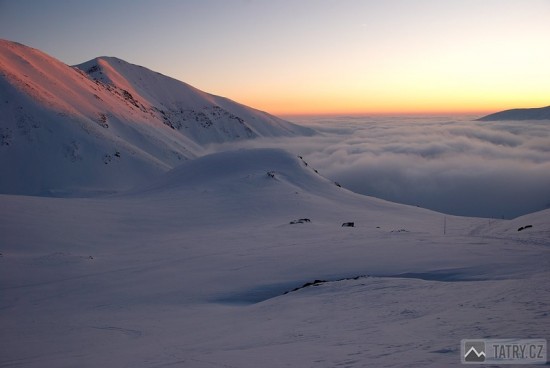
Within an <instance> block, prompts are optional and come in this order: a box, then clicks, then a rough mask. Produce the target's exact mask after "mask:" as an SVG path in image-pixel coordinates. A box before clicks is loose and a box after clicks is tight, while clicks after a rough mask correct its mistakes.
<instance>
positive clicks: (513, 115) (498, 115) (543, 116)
mask: <svg viewBox="0 0 550 368" xmlns="http://www.w3.org/2000/svg"><path fill="white" fill-rule="evenodd" d="M477 120H478V121H497V120H550V106H545V107H535V108H518V109H509V110H503V111H499V112H495V113H493V114H489V115H486V116H483V117H481V118H479V119H477Z"/></svg>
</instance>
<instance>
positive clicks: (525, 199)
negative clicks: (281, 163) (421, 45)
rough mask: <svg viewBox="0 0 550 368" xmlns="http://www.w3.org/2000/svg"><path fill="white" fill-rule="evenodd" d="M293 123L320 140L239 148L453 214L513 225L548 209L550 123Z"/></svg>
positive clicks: (319, 119)
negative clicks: (263, 151)
mask: <svg viewBox="0 0 550 368" xmlns="http://www.w3.org/2000/svg"><path fill="white" fill-rule="evenodd" d="M292 121H295V122H297V123H300V124H303V125H308V126H311V127H313V128H315V129H316V130H317V131H318V132H319V134H318V135H316V136H314V137H304V138H290V139H277V140H255V141H251V142H243V143H241V146H245V147H266V146H270V147H281V148H285V149H287V150H290V151H291V152H294V153H296V154H300V155H302V156H304V159H306V161H308V163H309V164H311V166H313V167H314V168H316V169H318V170H319V172H320V173H321V174H322V175H324V176H325V177H328V178H330V179H332V180H334V181H337V182H339V183H340V184H341V185H342V186H344V187H346V188H348V189H350V190H352V191H354V192H357V193H361V194H365V195H369V196H374V197H378V198H383V199H387V200H390V201H393V202H399V203H405V204H410V205H416V206H420V207H425V208H430V209H433V210H437V211H441V212H444V213H449V214H455V215H464V216H479V217H494V218H514V217H517V216H520V215H523V214H527V213H530V212H535V211H539V210H542V209H545V208H548V207H550V121H515V122H513V121H507V122H503V121H500V122H480V121H475V120H473V119H472V118H471V117H394V118H390V117H380V118H376V117H357V116H353V117H307V118H305V117H301V118H294V119H292ZM217 149H219V147H218V148H217Z"/></svg>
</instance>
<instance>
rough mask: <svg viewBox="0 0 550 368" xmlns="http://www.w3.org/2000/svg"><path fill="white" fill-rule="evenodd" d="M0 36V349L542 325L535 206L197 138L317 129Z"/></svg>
mask: <svg viewBox="0 0 550 368" xmlns="http://www.w3.org/2000/svg"><path fill="white" fill-rule="evenodd" d="M0 46H1V47H2V51H1V53H0V66H1V67H2V69H1V70H2V71H1V73H2V74H1V76H2V78H1V83H2V85H1V86H0V93H1V96H0V97H1V100H0V102H1V103H2V108H1V111H0V112H1V116H2V121H1V126H0V129H2V136H1V139H2V145H1V146H0V162H1V165H2V167H3V168H4V174H3V175H2V177H1V181H0V182H1V185H0V193H2V194H0V234H2V236H1V240H0V293H1V294H0V295H1V298H0V311H1V312H0V326H1V328H0V339H1V341H2V344H0V366H1V367H74V366H78V367H99V366H103V367H198V368H202V367H204V368H207V367H208V368H211V367H411V366H427V367H442V366H459V365H461V363H460V340H461V339H465V338H546V339H549V338H550V335H549V331H550V329H549V327H550V284H549V283H548V279H549V277H550V222H549V219H550V210H544V211H540V212H536V213H532V214H528V215H525V216H522V217H518V218H516V219H513V220H500V219H488V218H471V217H458V216H451V215H445V214H442V213H438V212H435V211H431V210H428V209H424V208H419V207H416V206H406V205H402V204H396V203H391V202H388V201H384V200H381V199H377V198H372V197H368V196H363V195H359V194H356V193H353V192H351V191H349V190H347V189H345V188H342V187H341V186H340V185H338V184H337V183H334V182H333V181H331V180H329V179H327V178H325V177H323V176H322V175H321V174H319V172H318V171H317V170H316V169H315V168H314V167H312V165H311V164H309V163H308V160H307V157H300V156H297V155H296V154H294V153H290V152H288V151H287V150H284V149H280V148H246V149H235V148H234V147H233V148H232V147H231V143H228V144H227V146H226V147H227V148H228V149H227V150H225V151H221V152H214V153H209V150H208V147H209V145H210V144H214V143H227V142H239V141H242V140H244V139H256V138H260V137H288V136H296V137H308V136H310V135H313V134H315V131H314V130H313V129H310V128H307V127H302V126H299V125H295V124H292V123H290V122H287V121H284V120H282V119H279V118H276V117H274V116H271V115H268V114H266V113H263V112H260V111H258V110H254V109H251V108H248V107H246V106H243V105H240V104H237V103H235V102H233V101H231V100H228V99H225V98H222V97H218V96H213V95H209V94H207V93H204V92H201V91H199V90H196V89H195V88H193V87H191V86H189V85H186V84H184V83H182V82H179V81H176V80H173V79H170V78H168V77H165V76H162V75H160V74H158V73H155V72H152V71H150V70H148V69H145V68H142V67H139V66H135V65H132V64H129V63H127V62H124V61H122V60H119V59H116V58H98V59H94V60H92V61H89V62H87V63H84V64H81V65H78V66H77V67H75V68H73V67H69V66H66V65H64V64H63V63H61V62H59V61H56V60H55V59H53V58H51V57H49V56H47V55H45V54H43V53H41V52H40V51H37V50H34V49H30V48H27V47H24V46H22V45H18V44H13V43H11V42H8V41H2V42H1V43H0ZM304 139H305V138H304ZM260 142H261V141H260ZM224 147H225V146H224ZM100 194H101V195H100ZM300 220H302V221H300ZM349 222H352V223H353V225H354V226H353V227H351V226H342V224H344V223H349ZM520 228H521V230H519V229H520Z"/></svg>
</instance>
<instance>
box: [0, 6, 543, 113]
mask: <svg viewBox="0 0 550 368" xmlns="http://www.w3.org/2000/svg"><path fill="white" fill-rule="evenodd" d="M0 38H5V39H9V40H12V41H18V42H21V43H23V44H26V45H28V46H32V47H35V48H38V49H41V50H42V51H45V52H46V53H48V54H50V55H52V56H54V57H56V58H58V59H60V60H61V61H63V62H65V63H67V64H76V63H81V62H84V61H86V60H89V59H92V58H94V57H96V56H103V55H106V56H117V57H119V58H122V59H124V60H126V61H129V62H131V63H134V64H139V65H143V66H145V67H148V68H150V69H153V70H155V71H158V72H161V73H163V74H166V75H169V76H172V77H174V78H177V79H180V80H182V81H185V82H187V83H190V84H192V85H194V86H195V87H197V88H200V89H202V90H205V91H207V92H210V93H215V94H218V95H222V96H226V97H229V98H231V99H233V100H236V101H239V102H241V103H244V104H247V105H250V106H253V107H256V108H259V109H262V110H266V111H269V112H271V113H275V114H280V115H285V114H301V113H302V114H304V113H305V114H307V113H310V114H344V113H345V114H353V113H370V114H376V113H390V114H397V113H450V112H452V113H456V112H467V113H477V112H480V113H481V112H493V111H497V110H501V109H506V108H513V107H538V106H546V105H549V104H550V1H549V0H515V1H512V0H446V1H441V0H418V1H415V0H409V1H407V0H384V1H381V0H380V1H367V0H357V1H353V0H277V1H268V0H265V1H259V0H258V1H254V0H248V1H246V0H217V1H215V0H189V1H173V0H163V1H152V0H150V1H143V0H117V1H113V0H106V1H104V0H95V1H90V0H86V1H81V0H64V1H61V0H48V1H42V0H35V1H30V0H0Z"/></svg>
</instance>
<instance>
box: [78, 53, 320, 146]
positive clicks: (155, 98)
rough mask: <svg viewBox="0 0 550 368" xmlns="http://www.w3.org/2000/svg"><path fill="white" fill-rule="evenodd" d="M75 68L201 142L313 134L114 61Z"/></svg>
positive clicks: (108, 59)
mask: <svg viewBox="0 0 550 368" xmlns="http://www.w3.org/2000/svg"><path fill="white" fill-rule="evenodd" d="M76 67H77V68H79V69H81V70H83V71H85V72H86V73H88V74H89V75H90V76H91V77H92V78H93V79H94V80H97V81H101V82H103V83H105V84H107V85H109V86H113V87H117V88H120V89H122V90H123V91H126V92H124V94H125V95H126V96H128V98H129V99H130V100H131V101H132V102H133V103H135V104H136V105H137V106H140V107H142V108H144V109H146V110H148V111H153V112H154V113H155V114H156V115H157V116H158V117H159V118H161V119H162V121H163V122H164V124H166V125H168V126H170V127H171V128H173V129H175V130H177V131H178V132H179V133H181V134H183V135H185V136H188V137H190V138H192V139H193V140H194V141H195V142H197V143H199V144H207V143H222V142H227V141H233V140H237V139H246V138H254V137H277V136H294V135H311V134H312V133H313V131H312V130H311V129H309V128H306V127H301V126H298V125H296V124H292V123H289V122H287V121H285V120H282V119H279V118H277V117H275V116H273V115H269V114H267V113H265V112H262V111H259V110H255V109H251V108H249V107H247V106H244V105H241V104H238V103H236V102H234V101H231V100H229V99H227V98H224V97H219V96H215V95H211V94H208V93H205V92H203V91H200V90H198V89H196V88H194V87H192V86H190V85H188V84H186V83H183V82H180V81H178V80H176V79H173V78H170V77H167V76H164V75H162V74H160V73H156V72H153V71H151V70H149V69H147V68H144V67H141V66H138V65H133V64H130V63H127V62H125V61H123V60H120V59H117V58H114V57H100V58H96V59H93V60H90V61H88V62H86V63H83V64H80V65H77V66H76Z"/></svg>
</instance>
